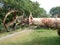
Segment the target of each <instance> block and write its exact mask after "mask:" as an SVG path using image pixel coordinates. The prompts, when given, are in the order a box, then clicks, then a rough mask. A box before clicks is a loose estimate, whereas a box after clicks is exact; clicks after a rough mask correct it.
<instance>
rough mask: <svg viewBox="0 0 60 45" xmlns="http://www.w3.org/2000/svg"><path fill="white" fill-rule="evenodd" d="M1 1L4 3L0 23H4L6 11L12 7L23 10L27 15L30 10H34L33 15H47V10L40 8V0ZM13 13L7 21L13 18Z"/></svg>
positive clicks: (0, 9)
mask: <svg viewBox="0 0 60 45" xmlns="http://www.w3.org/2000/svg"><path fill="white" fill-rule="evenodd" d="M0 2H1V3H2V4H3V6H2V8H0V23H2V21H3V19H4V17H5V15H6V13H7V12H8V11H10V10H12V9H16V10H22V11H23V13H24V15H25V16H27V17H28V16H29V14H30V12H32V15H33V17H47V15H46V11H45V10H44V9H43V8H40V5H39V3H38V2H32V1H31V0H0ZM12 15H13V14H12ZM12 15H11V14H10V16H8V18H7V20H6V22H9V21H10V20H11V18H12ZM19 15H22V14H19Z"/></svg>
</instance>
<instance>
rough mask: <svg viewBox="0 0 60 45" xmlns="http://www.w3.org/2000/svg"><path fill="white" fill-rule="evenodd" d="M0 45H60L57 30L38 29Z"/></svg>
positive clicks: (1, 42) (2, 42) (8, 39)
mask: <svg viewBox="0 0 60 45" xmlns="http://www.w3.org/2000/svg"><path fill="white" fill-rule="evenodd" d="M0 45H60V37H59V36H58V35H57V31H56V30H52V29H49V30H48V29H36V30H33V31H31V32H26V33H23V34H20V35H17V36H15V37H11V38H7V39H5V40H2V41H0Z"/></svg>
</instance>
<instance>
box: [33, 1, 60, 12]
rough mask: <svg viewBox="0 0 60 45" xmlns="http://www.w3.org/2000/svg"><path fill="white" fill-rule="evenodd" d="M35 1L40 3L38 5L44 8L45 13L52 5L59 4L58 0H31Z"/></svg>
mask: <svg viewBox="0 0 60 45" xmlns="http://www.w3.org/2000/svg"><path fill="white" fill-rule="evenodd" d="M32 1H37V2H39V4H40V7H42V8H44V9H45V10H46V11H47V13H48V12H49V10H50V9H51V8H52V7H56V6H60V0H32Z"/></svg>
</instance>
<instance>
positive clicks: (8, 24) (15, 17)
mask: <svg viewBox="0 0 60 45" xmlns="http://www.w3.org/2000/svg"><path fill="white" fill-rule="evenodd" d="M17 12H18V13H20V14H22V15H23V12H22V11H19V10H10V11H9V12H8V13H7V14H6V15H5V18H4V20H3V24H4V27H5V29H6V30H7V31H8V29H7V28H8V27H9V26H12V25H13V24H14V23H15V22H16V19H17V16H16V14H14V17H13V18H12V21H10V22H8V23H6V19H7V18H8V16H9V15H10V14H11V13H17Z"/></svg>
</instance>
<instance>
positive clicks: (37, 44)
mask: <svg viewBox="0 0 60 45" xmlns="http://www.w3.org/2000/svg"><path fill="white" fill-rule="evenodd" d="M23 45H60V37H39V38H38V37H36V38H34V39H33V40H31V41H28V42H25V43H23Z"/></svg>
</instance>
